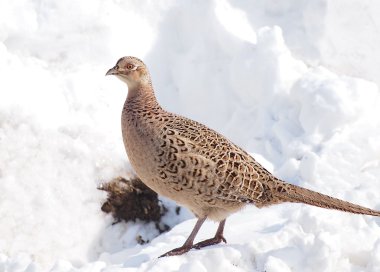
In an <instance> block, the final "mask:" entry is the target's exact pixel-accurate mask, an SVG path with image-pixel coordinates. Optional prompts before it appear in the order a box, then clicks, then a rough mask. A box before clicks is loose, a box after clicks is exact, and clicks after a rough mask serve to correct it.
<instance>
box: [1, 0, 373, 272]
mask: <svg viewBox="0 0 380 272" xmlns="http://www.w3.org/2000/svg"><path fill="white" fill-rule="evenodd" d="M379 8H380V5H379V4H378V3H374V2H373V3H372V2H371V3H370V2H369V1H356V0H355V1H354V0H353V1H350V4H346V1H345V2H343V1H334V3H332V1H331V0H316V1H310V2H307V3H306V2H305V3H304V2H302V1H288V2H286V3H285V2H284V3H281V4H279V3H278V2H277V1H267V2H265V3H264V2H261V1H250V2H247V1H234V2H232V1H231V2H229V1H225V0H223V1H214V2H211V1H188V2H177V1H172V0H164V1H154V3H153V2H144V3H140V2H139V3H137V2H135V1H125V2H117V1H116V2H104V1H89V0H87V1H82V2H80V3H76V2H73V1H69V2H62V1H49V2H46V1H42V2H41V1H38V2H37V1H23V0H18V1H14V2H12V3H6V4H4V3H3V4H1V8H0V74H1V76H2V77H1V81H0V94H1V97H2V99H1V100H0V150H1V153H0V154H1V156H0V191H1V196H0V217H1V218H2V220H1V224H0V270H1V271H46V270H49V269H50V270H51V271H60V272H63V271H120V270H123V271H124V270H125V271H218V270H220V271H268V272H269V271H272V272H274V271H378V270H380V238H379V237H380V220H379V219H378V218H374V217H369V216H358V215H350V214H344V213H341V212H336V211H327V210H323V209H318V208H313V207H306V206H303V205H296V204H293V205H291V204H284V205H279V206H275V207H271V208H266V209H261V210H259V209H257V208H255V207H248V208H246V209H244V210H243V211H241V212H240V213H237V214H234V215H233V216H231V217H230V218H229V219H228V220H227V225H226V233H225V236H226V238H227V240H228V244H227V245H224V244H221V245H217V246H213V247H209V248H205V249H203V250H199V251H191V252H190V253H188V254H186V255H183V256H179V257H171V258H162V259H157V257H158V256H159V255H161V254H162V253H164V252H166V251H168V250H170V249H171V248H173V247H176V246H179V245H181V244H182V243H183V242H184V241H185V239H186V237H187V235H188V234H189V233H190V231H191V229H192V228H193V225H194V223H195V220H194V219H190V220H187V219H189V218H190V217H191V215H190V214H189V213H187V212H186V211H185V212H184V213H183V214H181V216H179V217H176V216H175V215H174V212H171V213H169V214H168V215H167V216H168V218H167V220H168V222H169V223H170V224H171V225H172V226H173V225H175V224H177V223H180V222H182V223H180V224H178V225H177V226H176V227H175V228H174V229H173V230H172V231H170V232H169V233H165V234H163V235H160V236H158V237H156V238H154V237H155V236H156V235H157V233H155V232H154V231H153V226H152V225H149V224H140V223H126V224H124V223H123V224H116V225H112V220H111V218H110V217H108V216H105V215H104V214H103V213H102V212H101V211H100V206H101V203H102V201H103V200H104V199H105V195H104V194H102V193H101V192H99V191H98V190H97V189H96V187H97V184H99V183H100V182H102V181H105V180H110V179H112V178H114V177H116V176H120V175H121V176H126V175H131V174H132V170H131V168H130V165H129V164H128V162H127V159H126V156H125V152H124V147H123V145H122V139H121V133H120V111H121V107H122V104H123V102H124V99H125V96H126V93H127V89H126V86H125V85H124V84H123V83H121V82H118V81H116V80H115V79H109V78H104V74H105V72H106V71H107V69H108V68H110V67H111V66H112V65H114V63H115V62H116V60H117V59H118V58H119V57H121V56H123V55H136V56H138V57H140V58H142V59H144V61H145V62H146V63H147V65H148V67H150V71H151V74H152V77H153V83H154V86H155V88H156V91H157V96H158V99H159V101H160V102H161V103H162V105H163V106H164V107H166V108H167V109H168V110H171V111H175V112H177V113H180V114H182V115H185V116H188V117H190V118H193V119H196V120H198V121H201V122H203V123H205V124H207V125H208V126H210V127H212V128H214V129H216V130H218V131H219V132H221V133H223V134H225V135H226V136H227V137H228V138H230V139H231V140H233V141H234V142H235V143H237V144H238V145H240V146H242V147H243V148H245V149H246V150H248V151H249V152H253V153H254V154H257V155H255V157H257V158H259V160H260V161H263V164H264V165H265V166H266V167H267V169H269V170H271V171H273V173H275V174H276V175H277V176H279V177H281V178H283V179H285V180H287V181H289V182H292V183H295V184H299V185H301V186H305V187H308V188H310V189H313V190H317V191H319V192H322V193H326V194H330V195H333V196H335V197H339V198H342V199H345V200H348V201H351V202H355V203H358V204H361V205H364V206H368V207H371V208H375V209H378V210H379V209H380V202H379V199H380V191H379V190H378V188H379V186H380V178H379V177H380V167H379V165H380V163H379V162H380V155H379V154H380V136H379V135H380V119H379V118H378V116H380V101H379V89H378V84H379V82H376V83H373V82H370V81H367V80H368V79H370V80H378V79H377V78H376V76H375V73H376V72H377V71H378V70H379V68H380V60H379V58H378V57H379V56H380V54H379V53H378V52H377V51H378V50H377V48H378V46H377V41H378V38H379V37H378V35H372V33H375V31H378V29H379V27H378V25H379V19H377V17H376V16H374V15H373V14H376V13H375V12H376V10H378V9H379ZM341 9H343V10H346V11H348V12H347V13H344V12H341V11H340V10H341ZM15 14H17V16H16V15H15ZM368 14H369V16H367V15H368ZM69 15H70V16H69ZM336 18H337V19H336ZM348 18H355V20H351V21H349V20H348ZM371 18H372V19H371ZM371 20H372V23H370V22H369V21H371ZM369 34H371V35H370V37H368V38H366V37H367V36H366V35H369ZM348 38H349V39H348ZM337 52H338V53H337ZM354 76H356V77H354ZM358 77H361V78H358ZM366 79H367V80H366ZM268 161H269V162H270V163H268ZM164 201H168V200H164ZM168 203H170V202H168ZM168 205H169V206H170V204H168ZM186 220H187V221H186ZM183 221H184V222H183ZM215 230H216V224H214V223H213V222H206V223H205V226H204V227H203V228H202V229H201V232H200V233H199V237H197V240H200V239H204V238H209V237H210V236H212V235H213V234H214V232H215ZM141 234H142V235H144V236H146V237H148V239H149V240H151V242H150V243H148V244H146V245H138V244H137V242H136V240H135V237H136V236H137V235H141Z"/></svg>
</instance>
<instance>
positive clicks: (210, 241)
mask: <svg viewBox="0 0 380 272" xmlns="http://www.w3.org/2000/svg"><path fill="white" fill-rule="evenodd" d="M225 224H226V219H224V220H222V221H220V223H219V227H218V230H217V231H216V233H215V236H214V237H213V238H211V239H207V240H204V241H202V242H199V243H196V244H195V245H193V246H192V248H195V249H200V248H202V247H206V246H212V245H216V244H219V243H221V242H222V241H223V242H225V243H227V241H226V239H225V238H224V237H223V230H224V225H225Z"/></svg>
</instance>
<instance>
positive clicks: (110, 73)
mask: <svg viewBox="0 0 380 272" xmlns="http://www.w3.org/2000/svg"><path fill="white" fill-rule="evenodd" d="M117 74H119V71H118V70H117V67H116V66H115V67H113V68H111V69H109V70H108V72H107V73H106V76H109V75H117Z"/></svg>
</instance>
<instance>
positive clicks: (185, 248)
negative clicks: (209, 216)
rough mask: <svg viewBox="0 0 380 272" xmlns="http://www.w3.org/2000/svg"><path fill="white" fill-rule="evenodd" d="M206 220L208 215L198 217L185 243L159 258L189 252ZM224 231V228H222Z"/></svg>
mask: <svg viewBox="0 0 380 272" xmlns="http://www.w3.org/2000/svg"><path fill="white" fill-rule="evenodd" d="M205 220H206V217H204V218H199V219H198V221H197V223H196V224H195V226H194V228H193V231H192V232H191V233H190V235H189V237H188V238H187V240H186V241H185V243H184V244H183V245H182V246H181V247H178V248H175V249H173V250H170V251H168V252H166V253H165V254H163V255H161V256H160V257H159V258H161V257H167V256H176V255H182V254H184V253H186V252H188V251H189V250H190V249H192V248H193V242H194V238H195V236H196V235H197V233H198V231H199V229H200V228H201V226H202V224H203V223H204V222H205ZM218 230H219V229H218ZM222 232H223V230H222Z"/></svg>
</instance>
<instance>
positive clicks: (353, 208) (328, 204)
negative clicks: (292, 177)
mask: <svg viewBox="0 0 380 272" xmlns="http://www.w3.org/2000/svg"><path fill="white" fill-rule="evenodd" d="M286 185H287V186H286V190H277V191H276V193H275V194H276V196H277V197H278V198H279V199H281V200H282V201H286V202H296V203H305V204H309V205H313V206H317V207H321V208H325V209H334V210H340V211H344V212H350V213H357V214H367V215H373V216H380V211H375V210H372V209H368V208H365V207H363V206H360V205H356V204H353V203H350V202H347V201H343V200H340V199H337V198H334V197H331V196H328V195H324V194H321V193H317V192H314V191H311V190H308V189H306V188H302V187H299V186H296V185H292V184H286Z"/></svg>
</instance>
